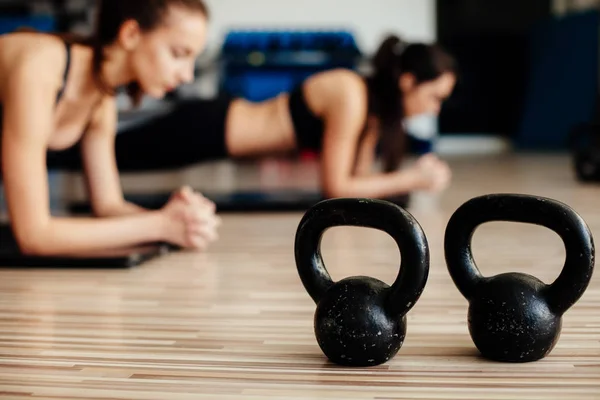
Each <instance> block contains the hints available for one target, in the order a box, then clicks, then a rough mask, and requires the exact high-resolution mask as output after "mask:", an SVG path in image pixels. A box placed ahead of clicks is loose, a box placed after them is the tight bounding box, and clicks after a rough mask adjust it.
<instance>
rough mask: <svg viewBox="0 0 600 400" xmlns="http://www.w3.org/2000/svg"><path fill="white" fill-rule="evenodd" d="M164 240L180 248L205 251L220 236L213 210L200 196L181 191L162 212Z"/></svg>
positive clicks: (186, 189) (209, 202) (206, 200)
mask: <svg viewBox="0 0 600 400" xmlns="http://www.w3.org/2000/svg"><path fill="white" fill-rule="evenodd" d="M161 211H162V213H163V216H164V222H165V223H164V233H165V234H164V236H165V240H166V241H168V242H170V243H174V244H176V245H178V246H181V247H183V248H191V249H196V250H206V249H207V247H208V246H209V244H210V243H212V242H214V241H216V240H217V239H218V238H219V236H218V233H217V228H218V227H219V226H220V225H221V219H220V218H219V217H218V216H217V215H216V206H215V204H214V203H213V202H212V201H210V200H209V199H207V198H205V197H204V196H202V195H201V194H200V193H197V192H194V191H193V190H192V189H191V188H189V187H187V186H186V187H183V188H181V189H179V190H177V191H176V192H174V193H173V194H172V195H171V198H170V199H169V202H168V203H167V204H166V205H165V206H164V207H163V208H162V210H161Z"/></svg>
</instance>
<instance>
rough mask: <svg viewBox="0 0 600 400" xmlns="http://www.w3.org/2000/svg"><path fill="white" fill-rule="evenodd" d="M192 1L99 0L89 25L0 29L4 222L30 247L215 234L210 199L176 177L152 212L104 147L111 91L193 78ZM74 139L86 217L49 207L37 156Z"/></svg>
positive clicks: (162, 86) (195, 11)
mask: <svg viewBox="0 0 600 400" xmlns="http://www.w3.org/2000/svg"><path fill="white" fill-rule="evenodd" d="M207 20H208V11H207V8H206V7H205V5H204V4H203V2H202V0H127V1H123V0H104V1H102V2H100V3H99V10H98V21H97V27H96V32H95V34H94V35H93V36H92V37H91V38H89V39H85V40H75V39H73V40H71V39H67V38H61V37H59V36H58V35H51V34H44V33H38V32H14V33H10V34H5V35H2V36H0V121H1V124H0V135H1V153H0V154H1V156H0V158H1V171H2V178H3V179H2V181H3V182H2V183H3V185H4V191H5V197H6V202H7V208H8V212H9V217H10V221H11V228H12V231H13V233H14V235H15V238H16V240H17V243H18V244H19V246H20V248H21V249H22V251H23V252H24V253H26V254H32V255H67V256H69V255H85V254H88V253H94V254H98V253H102V252H105V251H113V250H120V249H123V248H132V247H136V246H138V245H143V244H147V243H151V242H163V241H166V242H169V243H172V244H175V245H178V246H183V247H186V248H196V249H202V248H206V246H207V245H208V244H209V243H210V242H212V241H213V240H215V239H216V236H217V234H216V228H217V226H218V224H219V220H218V218H217V217H216V216H215V210H214V204H212V203H211V202H209V201H208V200H206V199H204V198H203V197H202V196H200V195H199V194H196V193H193V192H192V191H190V190H189V189H187V188H184V189H182V190H180V191H178V192H176V193H174V194H173V196H172V198H171V200H170V201H169V203H168V204H167V205H165V207H164V208H163V209H161V210H158V211H150V210H145V209H142V208H140V207H137V206H135V205H133V204H129V203H127V202H126V201H124V199H123V194H122V192H121V188H120V185H119V176H118V172H117V164H116V160H115V153H114V140H115V133H116V121H117V108H116V103H115V96H114V94H115V91H116V90H117V88H122V87H127V88H128V90H129V93H130V95H131V97H132V99H133V100H134V101H136V102H138V101H139V100H140V99H141V97H142V96H143V95H144V94H148V95H150V96H153V97H156V98H160V97H162V96H163V95H164V94H165V93H166V92H168V91H170V90H172V89H173V88H175V87H177V86H178V85H180V84H182V83H184V82H189V81H192V80H193V68H194V61H195V59H196V57H197V55H198V54H199V52H201V51H202V49H203V48H204V45H205V38H206V29H207ZM75 143H79V145H80V150H81V160H82V165H83V167H84V169H85V173H86V181H87V187H88V190H89V196H90V199H91V202H92V205H93V210H94V213H95V215H96V218H70V217H56V216H53V215H51V210H50V206H49V199H48V197H49V188H48V183H47V159H48V158H52V155H53V154H54V153H55V152H57V151H60V150H64V149H66V148H69V147H71V146H73V145H74V144H75Z"/></svg>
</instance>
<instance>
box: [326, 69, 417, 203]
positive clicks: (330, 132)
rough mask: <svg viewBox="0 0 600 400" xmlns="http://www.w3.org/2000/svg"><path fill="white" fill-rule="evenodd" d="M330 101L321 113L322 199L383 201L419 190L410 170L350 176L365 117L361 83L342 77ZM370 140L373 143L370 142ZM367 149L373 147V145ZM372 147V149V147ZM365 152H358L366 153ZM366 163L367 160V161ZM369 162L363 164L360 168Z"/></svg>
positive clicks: (364, 95) (350, 76) (364, 90)
mask: <svg viewBox="0 0 600 400" xmlns="http://www.w3.org/2000/svg"><path fill="white" fill-rule="evenodd" d="M339 79H340V80H342V79H343V81H342V82H337V83H336V86H337V87H342V88H344V89H343V90H341V91H337V93H336V96H335V97H334V98H331V99H330V104H335V106H334V107H330V108H328V109H327V110H325V111H324V114H323V116H324V119H325V134H324V138H323V151H322V174H321V180H322V182H321V186H322V190H323V192H324V195H325V196H326V197H370V198H385V197H392V196H396V195H399V194H405V193H408V192H411V191H413V190H416V189H419V188H420V185H421V182H420V180H419V176H418V175H417V174H416V173H415V172H414V170H412V169H407V170H405V171H401V172H390V173H380V174H370V175H363V174H353V169H354V165H355V160H356V158H357V152H358V150H357V146H358V145H357V143H358V138H359V135H360V132H361V130H362V128H363V126H364V121H365V118H366V116H367V96H366V88H365V86H364V83H363V82H362V81H361V80H359V79H357V78H355V77H353V76H352V75H342V76H340V78H339ZM370 140H374V139H373V138H371V139H370ZM367 145H373V143H371V144H369V142H367ZM373 147H374V145H373ZM366 150H367V148H364V149H362V151H366ZM367 160H368V159H367ZM367 163H372V161H363V164H362V167H363V168H365V165H366V164H367Z"/></svg>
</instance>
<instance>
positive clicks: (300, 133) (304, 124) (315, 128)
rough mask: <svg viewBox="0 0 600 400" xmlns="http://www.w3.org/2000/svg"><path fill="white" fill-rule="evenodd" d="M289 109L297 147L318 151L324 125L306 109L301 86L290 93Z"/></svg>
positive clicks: (306, 105)
mask: <svg viewBox="0 0 600 400" xmlns="http://www.w3.org/2000/svg"><path fill="white" fill-rule="evenodd" d="M289 108H290V114H291V117H292V123H293V124H294V131H295V134H296V141H297V142H298V147H299V148H300V149H308V150H320V149H321V144H322V138H323V131H324V128H325V125H324V123H323V120H322V119H321V118H320V117H319V116H317V115H315V113H313V111H312V110H311V109H310V108H309V107H308V104H307V103H306V99H305V97H304V87H303V85H299V86H297V87H296V88H294V90H292V91H291V93H290V98H289Z"/></svg>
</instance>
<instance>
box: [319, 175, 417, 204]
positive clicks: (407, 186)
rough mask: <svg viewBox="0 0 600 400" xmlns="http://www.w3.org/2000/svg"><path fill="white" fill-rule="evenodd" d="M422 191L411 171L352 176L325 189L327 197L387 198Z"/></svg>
mask: <svg viewBox="0 0 600 400" xmlns="http://www.w3.org/2000/svg"><path fill="white" fill-rule="evenodd" d="M419 189H420V182H419V180H418V178H417V176H416V175H415V174H413V173H412V172H411V171H410V170H407V171H402V172H390V173H384V174H371V175H365V176H360V175H359V176H352V177H350V178H348V179H347V180H346V181H345V182H341V183H338V184H336V185H335V187H331V188H325V189H324V192H325V195H326V196H327V197H330V198H331V197H367V198H386V197H393V196H399V195H403V194H407V193H410V192H412V191H415V190H419Z"/></svg>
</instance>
